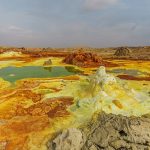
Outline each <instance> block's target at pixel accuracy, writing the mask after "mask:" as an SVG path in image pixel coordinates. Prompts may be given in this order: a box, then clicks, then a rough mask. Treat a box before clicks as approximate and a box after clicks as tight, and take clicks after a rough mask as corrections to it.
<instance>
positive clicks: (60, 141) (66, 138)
mask: <svg viewBox="0 0 150 150" xmlns="http://www.w3.org/2000/svg"><path fill="white" fill-rule="evenodd" d="M83 144H84V138H83V134H82V132H81V131H80V130H78V129H75V128H70V129H67V130H64V131H63V132H62V133H61V134H60V135H58V136H57V137H56V138H55V139H54V140H53V141H52V142H49V143H48V150H80V149H81V148H82V147H83Z"/></svg>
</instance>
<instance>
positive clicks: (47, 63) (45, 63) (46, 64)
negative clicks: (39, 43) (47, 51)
mask: <svg viewBox="0 0 150 150" xmlns="http://www.w3.org/2000/svg"><path fill="white" fill-rule="evenodd" d="M51 64H52V61H51V59H49V60H46V61H45V62H44V64H43V66H49V65H51Z"/></svg>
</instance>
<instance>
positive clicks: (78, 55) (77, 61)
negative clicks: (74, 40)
mask: <svg viewBox="0 0 150 150" xmlns="http://www.w3.org/2000/svg"><path fill="white" fill-rule="evenodd" d="M63 62H65V63H67V64H72V65H77V66H80V67H89V66H90V67H97V66H100V65H103V60H102V58H101V57H100V56H98V55H96V54H93V53H90V52H82V51H77V52H74V53H71V54H69V55H67V56H66V57H65V59H64V60H63Z"/></svg>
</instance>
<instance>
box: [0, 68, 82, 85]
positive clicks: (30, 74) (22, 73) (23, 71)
mask: <svg viewBox="0 0 150 150" xmlns="http://www.w3.org/2000/svg"><path fill="white" fill-rule="evenodd" d="M77 73H80V71H79V70H77V69H75V68H74V67H59V66H57V67H42V66H24V67H11V66H10V67H6V68H2V69H0V77H2V78H3V79H4V80H7V81H9V82H15V81H17V80H20V79H24V78H48V77H60V76H68V75H73V74H77Z"/></svg>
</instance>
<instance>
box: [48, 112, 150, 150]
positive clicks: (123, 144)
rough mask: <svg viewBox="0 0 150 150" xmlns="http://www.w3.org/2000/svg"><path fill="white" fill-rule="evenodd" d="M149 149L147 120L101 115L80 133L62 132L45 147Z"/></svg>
mask: <svg viewBox="0 0 150 150" xmlns="http://www.w3.org/2000/svg"><path fill="white" fill-rule="evenodd" d="M64 146H65V147H64ZM149 149H150V117H149V116H142V117H124V116H121V115H113V114H105V113H104V112H103V113H101V114H99V115H98V116H97V119H96V121H95V119H93V120H92V121H91V122H90V123H89V124H88V125H87V126H86V127H84V128H83V129H80V130H79V129H68V130H65V131H63V132H62V133H61V134H60V135H58V136H57V137H56V138H55V139H54V140H52V141H51V142H49V143H48V150H149Z"/></svg>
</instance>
